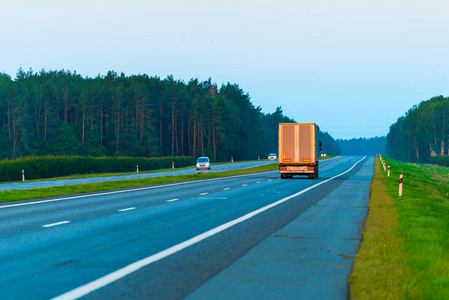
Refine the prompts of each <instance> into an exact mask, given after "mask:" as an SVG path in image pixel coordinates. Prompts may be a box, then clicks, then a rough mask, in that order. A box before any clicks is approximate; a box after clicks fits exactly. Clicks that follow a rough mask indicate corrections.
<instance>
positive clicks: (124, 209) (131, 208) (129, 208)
mask: <svg viewBox="0 0 449 300" xmlns="http://www.w3.org/2000/svg"><path fill="white" fill-rule="evenodd" d="M133 209H136V207H128V208H123V209H119V210H118V211H128V210H133Z"/></svg>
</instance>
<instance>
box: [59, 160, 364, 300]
mask: <svg viewBox="0 0 449 300" xmlns="http://www.w3.org/2000/svg"><path fill="white" fill-rule="evenodd" d="M365 157H366V156H364V157H363V158H362V159H361V160H359V161H358V162H356V163H355V164H354V165H353V166H352V167H351V168H349V169H348V170H346V171H345V172H343V173H340V174H338V175H335V176H334V177H331V178H329V179H327V180H324V181H321V182H318V183H317V184H315V185H312V186H310V187H308V188H306V189H304V190H302V191H300V192H298V193H296V194H293V195H290V196H288V197H286V198H283V199H281V200H278V201H276V202H274V203H271V204H269V205H267V206H264V207H262V208H259V209H257V210H255V211H253V212H250V213H248V214H246V215H244V216H242V217H240V218H237V219H235V220H233V221H230V222H227V223H225V224H223V225H220V226H218V227H215V228H213V229H211V230H209V231H206V232H204V233H202V234H200V235H197V236H195V237H193V238H191V239H189V240H187V241H184V242H182V243H180V244H177V245H174V246H172V247H170V248H168V249H165V250H163V251H161V252H159V253H156V254H153V255H151V256H148V257H146V258H144V259H141V260H139V261H136V262H134V263H132V264H130V265H127V266H126V267H124V268H121V269H119V270H117V271H114V272H112V273H110V274H108V275H105V276H103V277H100V278H98V279H96V280H94V281H92V282H89V283H87V284H85V285H82V286H80V287H78V288H75V289H73V290H71V291H68V292H67V293H64V294H62V295H60V296H57V297H55V298H53V300H62V299H77V298H81V297H83V296H85V295H87V294H89V293H91V292H93V291H95V290H98V289H99V288H102V287H104V286H106V285H108V284H110V283H112V282H114V281H117V280H119V279H121V278H123V277H125V276H127V275H129V274H131V273H134V272H136V271H137V270H139V269H141V268H143V267H145V266H148V265H150V264H152V263H154V262H156V261H158V260H161V259H163V258H165V257H167V256H170V255H172V254H174V253H176V252H179V251H181V250H183V249H185V248H187V247H190V246H192V245H194V244H197V243H199V242H201V241H202V240H205V239H207V238H208V237H211V236H213V235H215V234H217V233H220V232H222V231H224V230H226V229H228V228H230V227H232V226H234V225H236V224H239V223H242V222H244V221H246V220H248V219H251V218H252V217H254V216H256V215H258V214H260V213H262V212H264V211H266V210H268V209H270V208H273V207H275V206H278V205H279V204H282V203H284V202H286V201H288V200H290V199H292V198H295V197H297V196H299V195H301V194H304V193H305V192H308V191H310V190H312V189H314V188H316V187H317V186H320V185H322V184H324V183H326V182H329V181H331V180H333V179H335V178H337V177H340V176H342V175H344V174H346V173H348V172H349V171H351V170H352V169H353V168H354V167H355V166H356V165H357V164H358V163H359V162H361V161H362V160H364V159H365Z"/></svg>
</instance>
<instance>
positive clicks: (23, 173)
mask: <svg viewBox="0 0 449 300" xmlns="http://www.w3.org/2000/svg"><path fill="white" fill-rule="evenodd" d="M22 181H25V170H22Z"/></svg>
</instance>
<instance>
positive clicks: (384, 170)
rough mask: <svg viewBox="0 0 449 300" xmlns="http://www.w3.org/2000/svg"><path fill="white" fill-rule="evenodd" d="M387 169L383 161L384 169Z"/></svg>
mask: <svg viewBox="0 0 449 300" xmlns="http://www.w3.org/2000/svg"><path fill="white" fill-rule="evenodd" d="M386 169H387V167H386V166H385V163H384V171H385V170H386Z"/></svg>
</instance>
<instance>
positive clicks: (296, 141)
mask: <svg viewBox="0 0 449 300" xmlns="http://www.w3.org/2000/svg"><path fill="white" fill-rule="evenodd" d="M319 130H320V129H319V127H318V126H317V125H316V124H315V123H280V124H279V171H280V173H281V178H282V179H285V178H292V177H293V175H307V176H308V177H309V178H311V179H313V178H318V152H319V151H321V141H318V140H317V139H316V137H317V134H318V131H319Z"/></svg>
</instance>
